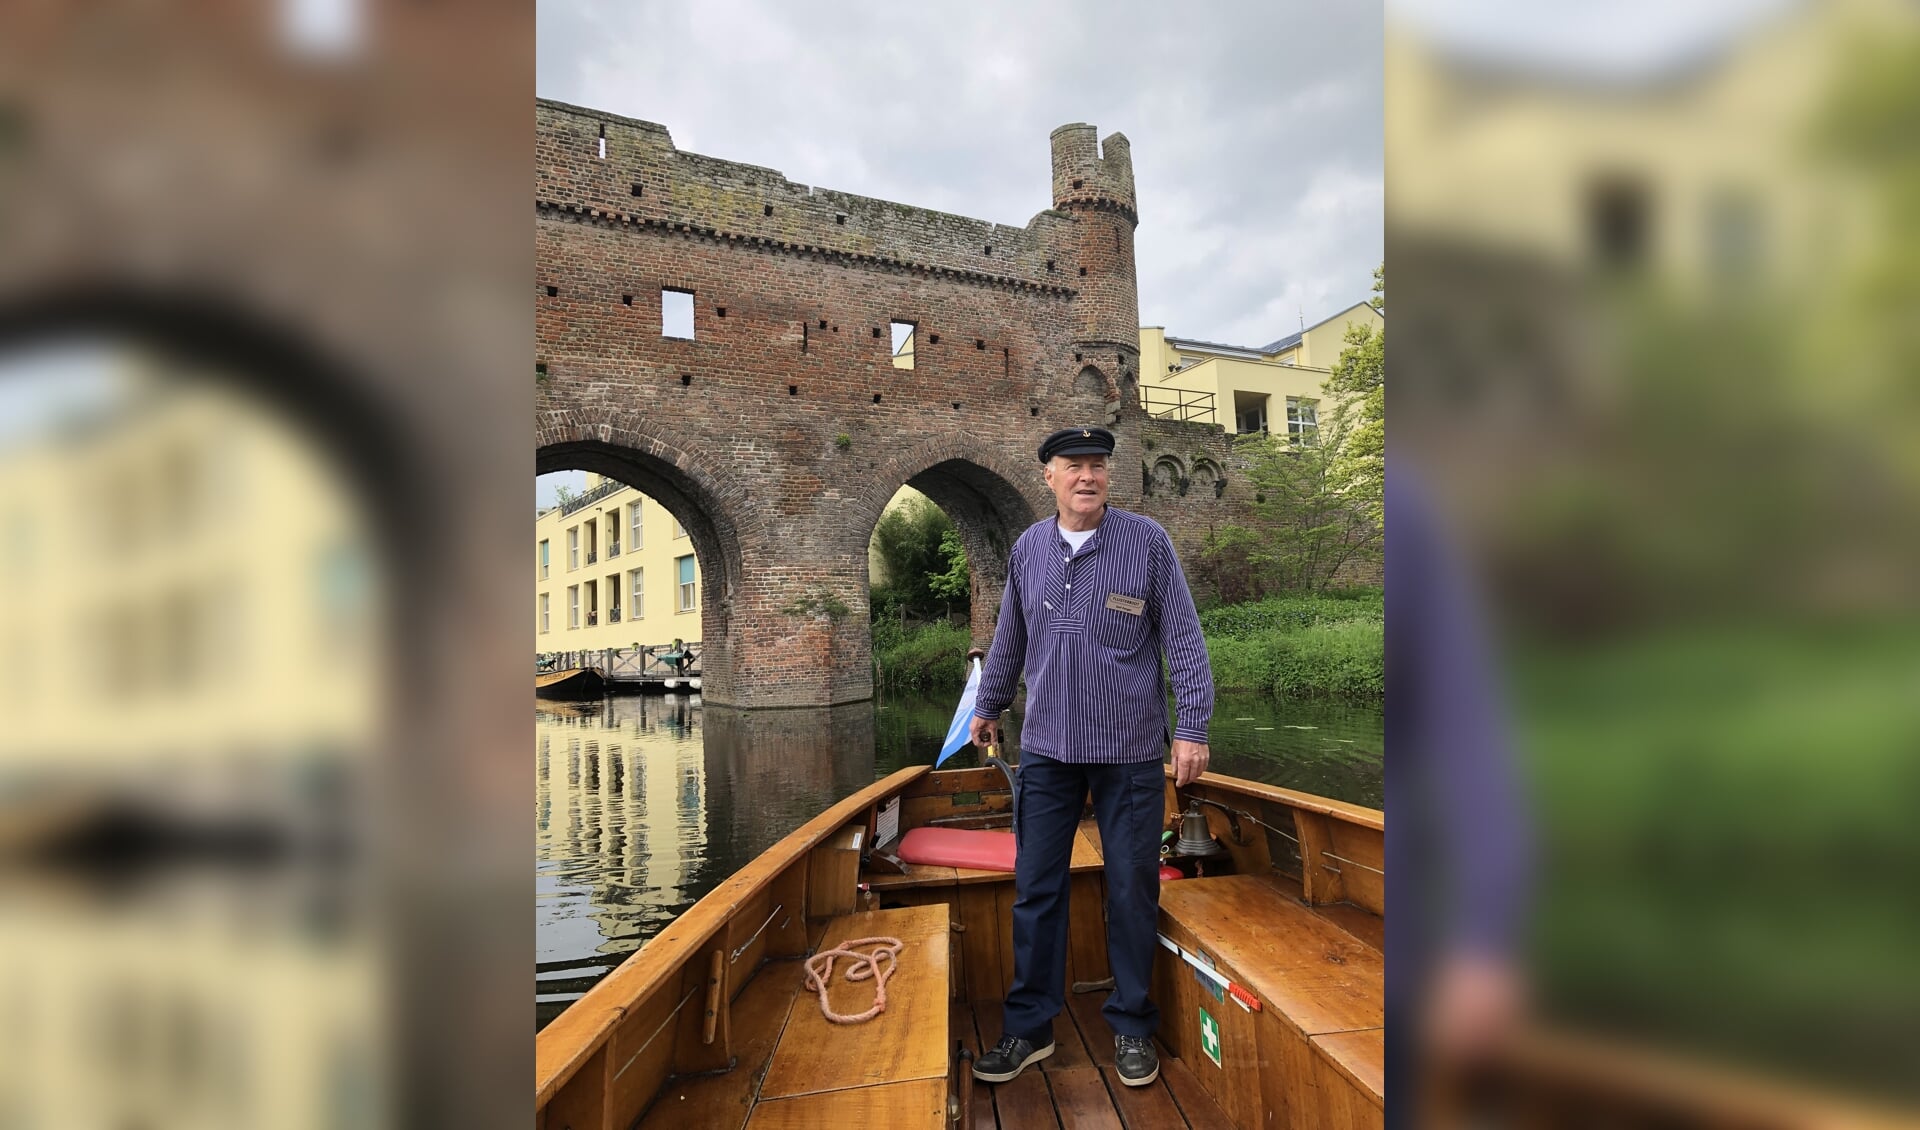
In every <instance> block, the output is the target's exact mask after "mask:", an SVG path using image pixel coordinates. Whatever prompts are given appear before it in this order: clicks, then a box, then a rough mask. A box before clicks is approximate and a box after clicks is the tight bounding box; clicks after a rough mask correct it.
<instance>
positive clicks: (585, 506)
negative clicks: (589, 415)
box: [533, 474, 701, 652]
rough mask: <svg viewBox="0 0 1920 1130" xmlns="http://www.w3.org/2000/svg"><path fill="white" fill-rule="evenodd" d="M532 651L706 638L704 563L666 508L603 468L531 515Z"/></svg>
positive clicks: (667, 642)
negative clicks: (569, 496) (570, 494)
mask: <svg viewBox="0 0 1920 1130" xmlns="http://www.w3.org/2000/svg"><path fill="white" fill-rule="evenodd" d="M533 542H534V545H533V572H534V596H533V633H534V645H533V647H534V650H535V651H536V652H548V651H598V650H600V649H602V648H610V647H611V648H624V647H632V646H634V645H635V644H638V645H640V646H641V647H652V646H656V645H660V644H670V643H672V642H673V641H674V640H675V639H682V640H686V641H688V642H693V641H697V640H699V638H700V597H701V592H700V563H699V561H698V560H696V558H695V556H694V551H693V541H692V539H690V538H688V537H687V532H686V531H685V530H684V529H681V527H680V523H679V522H677V521H675V520H674V517H673V515H671V514H669V513H667V510H666V508H665V507H663V506H661V505H660V504H659V503H658V502H655V501H654V500H653V499H652V498H650V497H648V496H647V495H645V494H642V493H641V492H640V491H637V490H635V489H633V488H632V487H630V486H627V485H626V484H624V483H620V482H616V481H614V480H613V479H609V478H605V477H604V476H601V475H595V474H588V475H587V489H586V491H585V492H584V493H583V494H581V495H580V496H579V497H578V498H575V499H573V500H572V501H571V502H570V503H568V504H567V505H565V506H552V507H548V508H547V509H545V510H543V511H541V512H540V513H539V515H538V516H537V517H536V518H535V519H534V522H533Z"/></svg>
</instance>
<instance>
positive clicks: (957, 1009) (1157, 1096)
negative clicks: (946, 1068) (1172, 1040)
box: [951, 992, 1233, 1130]
mask: <svg viewBox="0 0 1920 1130" xmlns="http://www.w3.org/2000/svg"><path fill="white" fill-rule="evenodd" d="M1106 997H1107V994H1106V993H1105V992H1096V993H1075V994H1069V995H1068V997H1067V1010H1066V1011H1065V1012H1063V1013H1061V1014H1060V1015H1059V1016H1057V1017H1055V1018H1054V1021H1053V1042H1054V1053H1053V1055H1052V1056H1050V1057H1049V1058H1047V1059H1044V1060H1041V1061H1040V1063H1039V1065H1038V1066H1037V1067H1030V1068H1028V1069H1027V1070H1026V1071H1024V1072H1022V1073H1021V1075H1020V1077H1019V1078H1018V1079H1015V1080H1014V1081H1013V1082H1011V1083H1002V1084H1000V1085H999V1086H992V1085H989V1084H986V1083H975V1084H974V1088H973V1126H972V1127H970V1128H969V1130H1045V1128H1047V1127H1059V1128H1061V1130H1097V1128H1103V1127H1104V1128H1112V1130H1120V1128H1122V1127H1124V1128H1125V1130H1184V1128H1187V1127H1191V1128H1192V1130H1232V1127H1233V1124H1232V1123H1231V1122H1229V1121H1227V1116H1226V1113H1225V1112H1224V1111H1222V1110H1221V1109H1220V1107H1219V1105H1218V1104H1216V1103H1215V1102H1214V1101H1213V1100H1212V1099H1211V1098H1209V1097H1208V1096H1207V1093H1206V1092H1205V1091H1203V1090H1201V1088H1200V1083H1199V1081H1198V1080H1196V1079H1195V1078H1194V1077H1193V1072H1192V1071H1190V1070H1188V1068H1187V1065H1186V1064H1185V1063H1184V1062H1182V1061H1181V1060H1178V1059H1175V1058H1173V1056H1172V1055H1171V1054H1169V1053H1168V1051H1167V1049H1166V1048H1165V1047H1164V1046H1161V1045H1158V1044H1156V1047H1157V1050H1158V1051H1159V1052H1160V1078H1158V1079H1156V1080H1154V1081H1153V1082H1152V1083H1149V1084H1148V1085H1147V1086H1144V1087H1129V1086H1127V1085H1126V1084H1124V1083H1122V1082H1120V1077H1119V1076H1118V1075H1116V1074H1114V1067H1113V1030H1112V1029H1111V1028H1109V1027H1107V1022H1106V1020H1105V1019H1104V1018H1103V1017H1102V1016H1101V1015H1100V1004H1101V1002H1102V1001H1104V1000H1106ZM951 1015H952V1026H953V1033H952V1037H953V1039H954V1040H958V1041H961V1042H963V1043H965V1044H966V1045H967V1047H968V1048H969V1049H971V1050H972V1051H973V1053H974V1055H976V1056H978V1055H979V1054H980V1051H981V1047H982V1045H983V1044H984V1045H985V1046H986V1047H992V1046H993V1042H994V1041H995V1040H997V1039H999V1038H1000V1002H999V1001H974V1002H973V1003H972V1004H968V1003H967V1002H966V1001H954V1002H953V1006H952V1013H951Z"/></svg>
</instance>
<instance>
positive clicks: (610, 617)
mask: <svg viewBox="0 0 1920 1130" xmlns="http://www.w3.org/2000/svg"><path fill="white" fill-rule="evenodd" d="M607 552H608V553H612V552H613V551H612V550H611V549H609V550H608V551H607ZM619 622H620V574H618V573H615V574H613V575H612V576H610V577H608V578H607V623H609V624H618V623H619Z"/></svg>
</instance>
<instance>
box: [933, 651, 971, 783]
mask: <svg viewBox="0 0 1920 1130" xmlns="http://www.w3.org/2000/svg"><path fill="white" fill-rule="evenodd" d="M979 695H980V661H979V660H978V659H976V660H974V661H973V670H972V671H971V672H969V673H968V675H967V686H966V689H965V690H963V691H961V692H960V705H959V707H958V708H956V709H955V710H954V712H953V725H951V726H948V727H947V740H946V742H945V743H944V744H942V745H941V747H940V756H939V758H938V759H937V760H935V761H934V763H933V767H934V768H936V769H938V768H939V767H940V766H941V764H942V763H944V762H945V761H946V760H947V758H949V757H952V756H953V755H954V754H956V753H959V752H960V747H961V746H964V745H966V744H967V737H968V734H969V733H970V732H971V731H972V723H973V700H974V699H976V698H978V697H979Z"/></svg>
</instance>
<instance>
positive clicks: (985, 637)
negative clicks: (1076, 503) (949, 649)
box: [849, 438, 1053, 659]
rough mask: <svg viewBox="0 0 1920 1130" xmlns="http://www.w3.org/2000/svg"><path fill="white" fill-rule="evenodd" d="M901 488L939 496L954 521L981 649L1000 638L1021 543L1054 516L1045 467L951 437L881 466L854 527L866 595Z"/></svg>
mask: <svg viewBox="0 0 1920 1130" xmlns="http://www.w3.org/2000/svg"><path fill="white" fill-rule="evenodd" d="M901 484H905V485H906V486H910V487H912V488H913V489H915V490H917V491H919V492H920V493H921V494H924V495H926V496H927V497H928V498H930V499H932V500H933V502H934V504H935V505H936V506H938V507H940V509H941V510H943V511H945V512H946V515H947V517H948V518H949V519H951V520H952V521H953V525H954V529H955V531H956V532H958V533H959V535H960V542H961V544H962V545H964V546H965V547H966V550H967V562H968V565H969V566H970V572H971V573H972V588H973V599H972V610H971V615H970V621H971V623H970V625H969V632H970V633H971V635H972V637H973V642H974V644H975V645H976V646H978V647H985V646H986V645H987V644H988V643H989V642H990V641H991V640H992V639H993V629H994V624H995V622H996V619H997V617H998V616H999V612H1000V594H1001V593H1002V592H1003V591H1004V590H1005V588H1006V584H1007V555H1008V553H1010V552H1011V551H1012V550H1013V543H1014V540H1015V539H1016V538H1018V537H1019V536H1020V534H1021V533H1022V532H1023V531H1024V530H1026V528H1027V527H1029V526H1031V525H1033V524H1034V523H1035V522H1037V521H1039V520H1040V519H1041V518H1042V517H1044V516H1045V515H1048V514H1051V513H1053V496H1052V495H1051V494H1050V493H1049V492H1048V491H1047V489H1046V486H1045V483H1044V481H1043V480H1042V478H1041V475H1040V465H1039V463H1038V462H1037V461H1036V462H1034V463H1030V464H1026V465H1024V466H1015V465H1013V464H1012V461H1011V460H1009V459H1008V458H1007V457H1006V456H1005V455H1003V454H1001V453H1000V452H998V451H994V450H982V449H981V448H979V447H978V446H976V445H972V444H969V443H967V442H966V441H965V440H963V439H958V438H945V439H941V440H936V441H932V442H928V443H924V444H921V445H919V446H917V447H914V448H910V449H908V450H906V451H903V452H901V453H899V454H898V455H896V456H895V457H894V458H893V459H891V460H889V461H888V462H887V463H885V464H883V465H882V466H881V467H879V468H877V469H876V470H875V472H874V478H873V486H872V488H871V489H870V490H869V491H867V492H865V494H864V495H863V497H862V499H861V502H862V505H863V512H862V513H861V515H860V517H859V519H858V520H856V521H853V522H850V523H849V528H850V530H851V531H853V532H855V533H857V534H858V535H859V559H860V562H861V565H862V570H861V572H862V577H861V582H862V586H861V588H862V595H863V597H864V596H865V594H866V592H867V589H866V577H865V568H864V566H865V563H866V546H867V543H868V542H869V541H871V540H872V537H873V529H874V527H875V526H876V525H878V524H879V522H880V515H881V513H882V512H883V511H884V510H885V509H886V505H887V500H888V499H890V498H892V497H893V494H894V492H895V491H896V490H898V489H899V486H900V485H901ZM869 659H871V653H870V652H869Z"/></svg>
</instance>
